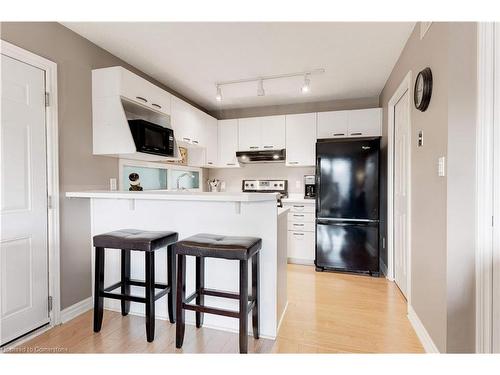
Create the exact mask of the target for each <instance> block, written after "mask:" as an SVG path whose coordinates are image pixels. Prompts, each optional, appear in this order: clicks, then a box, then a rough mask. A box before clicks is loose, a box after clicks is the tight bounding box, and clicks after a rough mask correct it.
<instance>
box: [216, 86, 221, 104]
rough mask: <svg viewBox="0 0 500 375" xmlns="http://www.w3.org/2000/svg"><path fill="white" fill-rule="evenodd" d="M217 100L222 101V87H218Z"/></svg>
mask: <svg viewBox="0 0 500 375" xmlns="http://www.w3.org/2000/svg"><path fill="white" fill-rule="evenodd" d="M215 100H217V101H218V102H221V101H222V90H221V88H220V86H217V93H216V94H215Z"/></svg>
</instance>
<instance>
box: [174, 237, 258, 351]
mask: <svg viewBox="0 0 500 375" xmlns="http://www.w3.org/2000/svg"><path fill="white" fill-rule="evenodd" d="M261 246H262V240H261V239H260V238H256V237H232V236H219V235H213V234H197V235H195V236H192V237H189V238H186V239H184V240H182V241H179V242H177V243H175V244H174V245H173V248H174V252H175V254H176V255H177V262H178V265H177V272H178V279H177V326H176V340H175V346H176V347H177V348H181V347H182V343H183V341H184V331H185V315H186V314H185V310H191V311H195V312H196V327H197V328H200V327H201V326H202V325H203V313H208V314H215V315H223V316H228V317H231V318H238V319H239V321H240V353H247V351H248V337H247V336H248V313H249V312H250V311H252V326H253V336H254V337H255V338H256V339H258V338H259V251H260V248H261ZM186 255H190V256H195V257H196V290H195V291H194V293H193V294H191V295H190V296H189V297H187V298H186ZM205 258H221V259H231V260H239V261H240V293H239V294H237V293H230V292H223V291H219V290H213V289H206V288H205V285H204V284H205V280H204V278H205ZM249 260H251V261H252V295H251V296H248V261H249ZM204 296H215V297H223V298H232V299H237V300H239V302H240V307H239V311H231V310H225V309H219V308H215V307H208V306H205V305H204V302H205V298H204ZM194 299H196V304H190V302H191V301H192V300H194Z"/></svg>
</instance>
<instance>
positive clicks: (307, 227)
mask: <svg viewBox="0 0 500 375" xmlns="http://www.w3.org/2000/svg"><path fill="white" fill-rule="evenodd" d="M288 230H294V231H299V232H314V223H309V222H308V223H301V222H297V221H289V222H288Z"/></svg>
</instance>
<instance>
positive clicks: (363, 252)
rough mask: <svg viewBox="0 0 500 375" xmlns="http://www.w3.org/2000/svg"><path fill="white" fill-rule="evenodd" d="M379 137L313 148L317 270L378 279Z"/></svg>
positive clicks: (329, 142)
mask: <svg viewBox="0 0 500 375" xmlns="http://www.w3.org/2000/svg"><path fill="white" fill-rule="evenodd" d="M379 153H380V139H379V138H355V139H343V140H319V141H318V143H316V184H317V195H316V260H315V263H316V269H317V270H318V271H322V270H325V269H326V270H335V271H346V272H358V273H368V274H371V275H373V276H377V275H379Z"/></svg>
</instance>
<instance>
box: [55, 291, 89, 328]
mask: <svg viewBox="0 0 500 375" xmlns="http://www.w3.org/2000/svg"><path fill="white" fill-rule="evenodd" d="M92 307H93V303H92V297H89V298H86V299H84V300H83V301H80V302H77V303H75V304H74V305H71V306H70V307H67V308H65V309H64V310H62V311H61V323H63V324H64V323H66V322H69V321H70V320H71V319H74V318H76V317H77V316H79V315H82V314H84V313H86V312H87V311H89V310H91V309H92Z"/></svg>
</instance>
